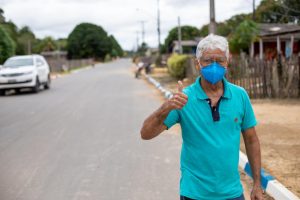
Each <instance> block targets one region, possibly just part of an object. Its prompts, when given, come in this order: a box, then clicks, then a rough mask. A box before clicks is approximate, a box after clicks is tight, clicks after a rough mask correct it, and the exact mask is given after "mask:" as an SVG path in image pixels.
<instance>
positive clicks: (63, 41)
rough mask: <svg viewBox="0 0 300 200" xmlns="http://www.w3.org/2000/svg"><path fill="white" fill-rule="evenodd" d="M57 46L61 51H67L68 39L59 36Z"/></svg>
mask: <svg viewBox="0 0 300 200" xmlns="http://www.w3.org/2000/svg"><path fill="white" fill-rule="evenodd" d="M56 44H57V48H58V50H61V51H66V50H67V46H68V39H66V38H59V39H57V40H56Z"/></svg>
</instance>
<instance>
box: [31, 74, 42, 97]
mask: <svg viewBox="0 0 300 200" xmlns="http://www.w3.org/2000/svg"><path fill="white" fill-rule="evenodd" d="M32 91H33V92H34V93H38V92H39V91H40V81H39V78H38V77H36V81H35V86H34V87H33V88H32Z"/></svg>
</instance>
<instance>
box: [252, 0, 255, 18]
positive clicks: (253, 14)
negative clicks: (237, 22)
mask: <svg viewBox="0 0 300 200" xmlns="http://www.w3.org/2000/svg"><path fill="white" fill-rule="evenodd" d="M252 19H253V21H255V0H253V13H252Z"/></svg>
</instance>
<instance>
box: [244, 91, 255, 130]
mask: <svg viewBox="0 0 300 200" xmlns="http://www.w3.org/2000/svg"><path fill="white" fill-rule="evenodd" d="M243 99H244V117H243V121H242V131H245V130H247V129H249V128H252V127H254V126H256V125H257V121H256V118H255V115H254V111H253V108H252V105H251V102H250V98H249V96H248V94H247V92H246V91H244V98H243Z"/></svg>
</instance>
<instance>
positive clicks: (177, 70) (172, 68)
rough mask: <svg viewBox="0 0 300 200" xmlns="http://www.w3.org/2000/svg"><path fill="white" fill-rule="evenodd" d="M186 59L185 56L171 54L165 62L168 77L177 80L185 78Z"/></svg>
mask: <svg viewBox="0 0 300 200" xmlns="http://www.w3.org/2000/svg"><path fill="white" fill-rule="evenodd" d="M188 58H189V57H188V56H187V55H178V54H173V55H172V56H171V57H170V58H169V59H168V61H167V63H168V70H169V73H170V75H171V76H173V77H175V78H178V79H183V78H185V69H186V67H187V60H188Z"/></svg>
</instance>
